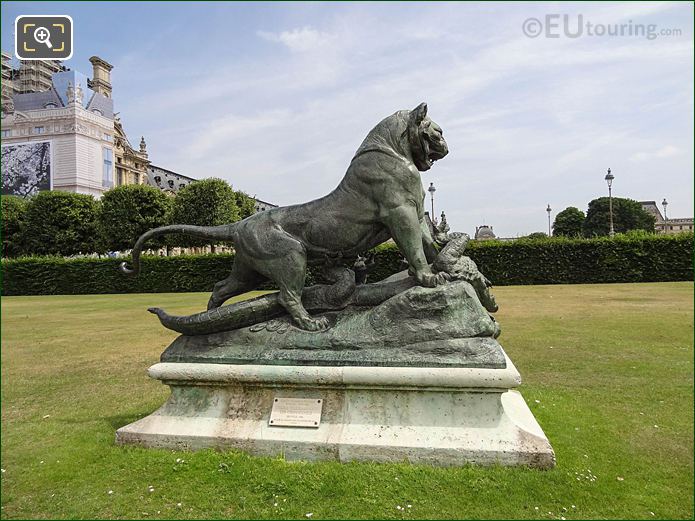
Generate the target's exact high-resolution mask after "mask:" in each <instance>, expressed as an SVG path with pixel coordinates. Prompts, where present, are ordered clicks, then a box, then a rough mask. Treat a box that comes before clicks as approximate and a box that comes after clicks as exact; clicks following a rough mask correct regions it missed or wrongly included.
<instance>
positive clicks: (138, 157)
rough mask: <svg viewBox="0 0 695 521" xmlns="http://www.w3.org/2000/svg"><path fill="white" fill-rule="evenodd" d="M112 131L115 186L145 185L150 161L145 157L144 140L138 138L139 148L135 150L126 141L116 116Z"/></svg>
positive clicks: (126, 138) (119, 120)
mask: <svg viewBox="0 0 695 521" xmlns="http://www.w3.org/2000/svg"><path fill="white" fill-rule="evenodd" d="M113 130H114V137H113V148H114V155H115V157H116V179H115V185H116V186H121V185H141V184H147V169H148V168H149V166H150V160H149V159H148V157H147V144H146V143H145V138H144V137H141V138H140V148H139V150H135V149H134V148H133V146H132V145H131V144H130V141H128V136H126V133H125V131H124V130H123V124H122V123H121V119H120V118H119V117H118V116H116V117H115V119H114V121H113Z"/></svg>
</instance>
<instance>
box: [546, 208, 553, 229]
mask: <svg viewBox="0 0 695 521" xmlns="http://www.w3.org/2000/svg"><path fill="white" fill-rule="evenodd" d="M545 211H546V212H548V237H550V236H551V235H552V234H553V231H552V228H551V227H550V212H552V211H553V209H552V208H551V207H550V203H548V207H547V208H546V209H545Z"/></svg>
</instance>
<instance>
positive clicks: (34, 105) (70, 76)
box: [12, 70, 113, 119]
mask: <svg viewBox="0 0 695 521" xmlns="http://www.w3.org/2000/svg"><path fill="white" fill-rule="evenodd" d="M51 81H52V88H50V89H48V90H45V91H42V92H29V93H25V94H15V95H14V97H13V98H12V101H13V103H14V109H15V110H16V111H20V112H21V111H25V110H41V109H43V108H45V106H46V104H48V103H55V104H56V106H58V107H65V106H67V103H68V99H67V90H68V86H69V85H72V87H73V88H75V87H76V86H77V85H79V86H80V87H81V88H82V106H83V107H84V108H85V109H86V110H90V111H93V110H98V111H99V112H100V113H101V115H102V116H105V117H107V118H109V119H113V100H112V99H111V98H107V97H106V96H104V95H103V94H99V93H98V92H94V91H93V90H91V89H89V88H88V87H87V76H85V75H84V74H82V73H80V72H76V71H69V70H68V71H61V72H56V73H55V74H53V76H52V78H51Z"/></svg>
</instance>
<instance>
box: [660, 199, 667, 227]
mask: <svg viewBox="0 0 695 521" xmlns="http://www.w3.org/2000/svg"><path fill="white" fill-rule="evenodd" d="M661 206H663V207H664V221H667V220H668V217H666V207H667V206H668V201H667V200H666V198H665V197H664V200H663V201H661Z"/></svg>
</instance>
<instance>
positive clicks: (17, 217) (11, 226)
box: [2, 195, 28, 257]
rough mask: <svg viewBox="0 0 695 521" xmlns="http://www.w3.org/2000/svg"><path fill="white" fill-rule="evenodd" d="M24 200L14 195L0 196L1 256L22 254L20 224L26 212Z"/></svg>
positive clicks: (26, 204)
mask: <svg viewBox="0 0 695 521" xmlns="http://www.w3.org/2000/svg"><path fill="white" fill-rule="evenodd" d="M27 206H28V203H27V201H26V199H23V198H21V197H17V196H15V195H3V196H2V256H3V257H16V256H18V255H21V254H22V223H23V222H24V214H25V213H26V211H27Z"/></svg>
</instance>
